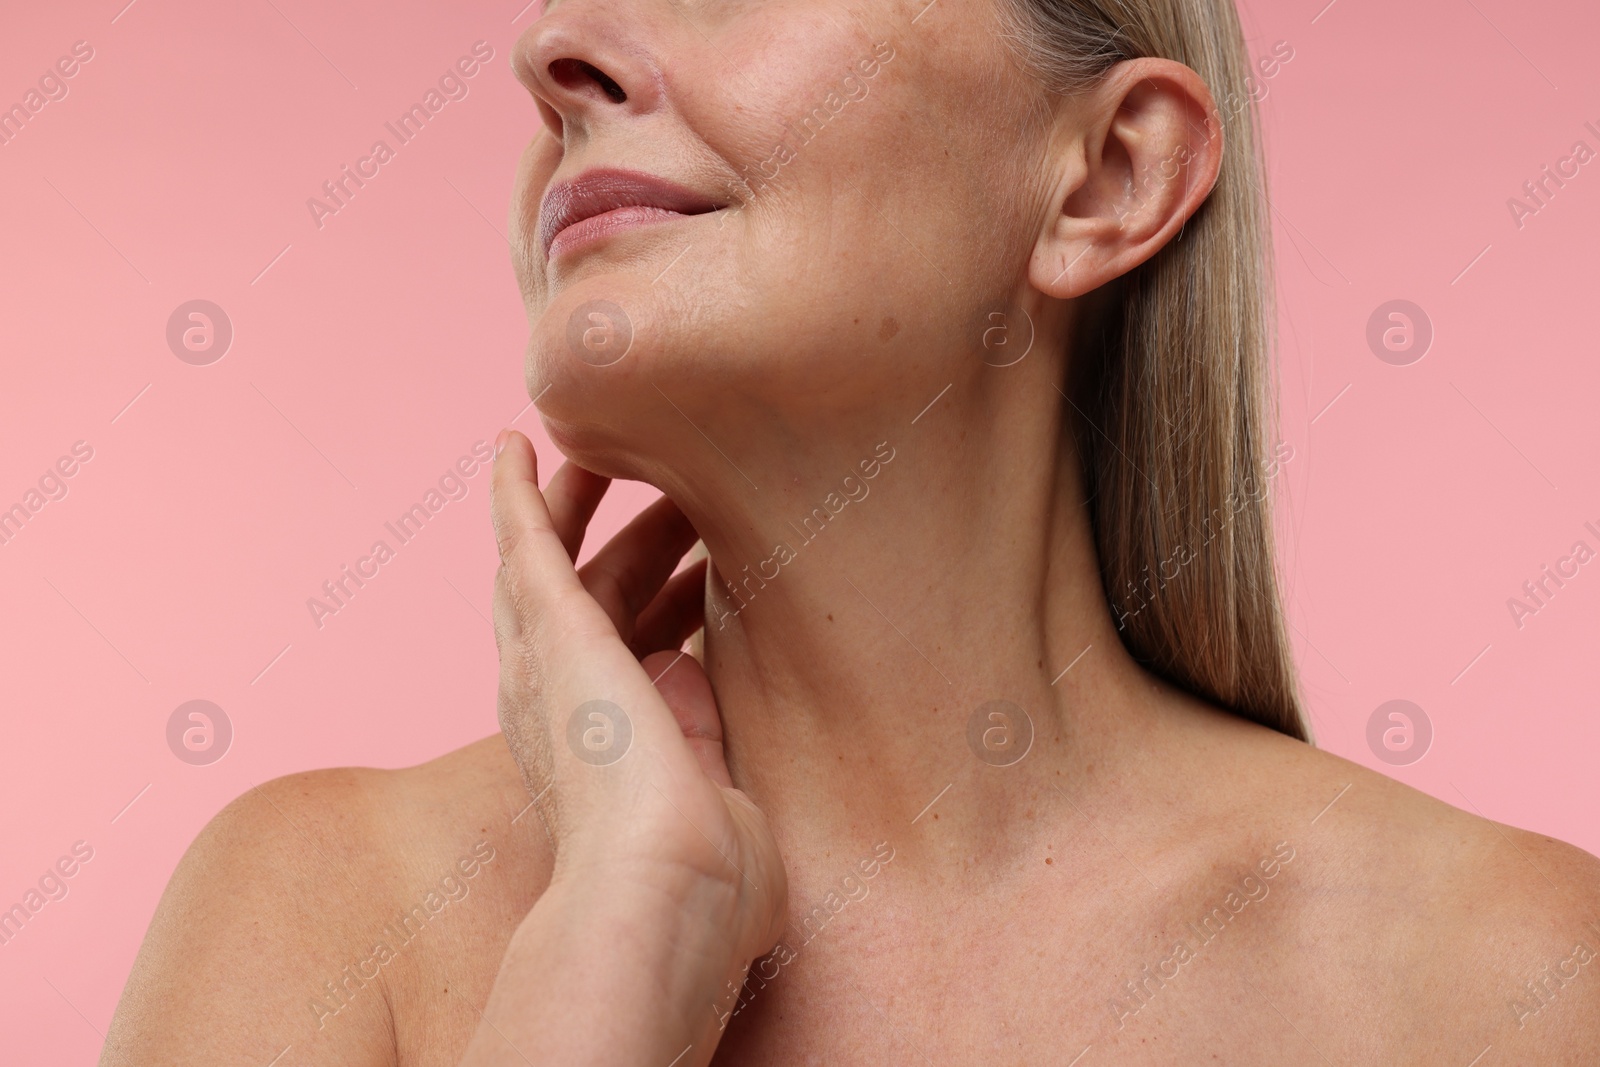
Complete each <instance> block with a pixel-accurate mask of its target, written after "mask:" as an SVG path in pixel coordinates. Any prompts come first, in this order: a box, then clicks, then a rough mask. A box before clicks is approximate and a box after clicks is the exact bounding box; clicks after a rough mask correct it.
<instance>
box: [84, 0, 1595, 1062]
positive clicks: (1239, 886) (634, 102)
mask: <svg viewBox="0 0 1600 1067" xmlns="http://www.w3.org/2000/svg"><path fill="white" fill-rule="evenodd" d="M550 6H551V9H550V10H548V11H547V12H546V13H545V14H544V15H543V16H542V17H541V18H540V19H539V20H538V21H537V22H536V23H535V24H534V25H533V26H532V27H531V28H530V29H529V30H528V31H527V32H526V33H525V34H524V36H523V38H522V40H521V41H520V43H519V46H518V48H517V51H516V54H515V59H514V66H515V69H516V73H517V76H518V77H519V78H520V79H521V80H522V81H523V83H524V84H526V85H527V87H528V89H529V91H530V92H531V93H532V95H533V97H534V104H535V106H536V108H537V109H538V112H539V115H540V117H541V118H542V119H543V122H544V127H545V128H544V130H542V131H540V133H539V134H538V135H537V136H536V137H535V138H534V140H533V142H532V144H531V145H530V146H529V148H528V150H527V152H526V155H525V157H524V160H523V164H522V167H521V168H520V172H519V174H518V185H517V192H516V196H515V200H514V208H513V219H512V221H513V227H514V231H515V233H516V235H517V236H516V252H515V265H516V269H517V273H518V277H519V279H520V281H521V284H522V288H523V293H524V297H525V300H526V304H527V308H528V312H529V321H530V323H531V327H532V343H531V345H530V350H529V357H528V362H527V378H528V387H529V395H530V397H532V398H534V400H535V402H536V403H537V404H538V406H539V408H540V411H541V413H542V416H543V419H544V424H545V427H546V429H547V431H548V433H549V435H550V437H551V439H552V441H554V442H555V444H556V445H557V446H558V447H559V448H560V449H561V451H562V452H563V453H565V454H566V455H567V456H568V457H569V459H570V462H569V463H568V464H567V465H566V466H564V467H562V468H561V469H560V470H559V471H557V472H556V473H555V474H554V476H553V477H551V478H550V479H549V481H548V483H547V484H546V486H545V488H544V489H543V491H540V490H539V488H538V472H537V470H536V463H535V457H534V453H533V449H532V446H531V444H530V442H529V441H528V439H527V438H525V437H524V436H522V435H521V434H518V433H514V432H507V433H504V434H502V435H501V438H500V440H499V441H498V442H497V445H496V449H497V457H496V459H495V467H494V475H493V484H494V500H493V505H492V510H493V516H494V527H495V533H496V537H497V540H498V543H499V547H500V553H501V559H502V566H501V568H500V571H499V573H498V575H497V578H496V606H495V627H496V634H497V641H498V645H499V650H500V657H501V664H502V671H501V687H500V717H501V722H502V725H503V727H504V730H503V734H502V735H496V736H494V737H491V738H488V739H486V740H484V741H482V742H479V743H478V744H475V745H471V746H469V747H467V748H465V749H463V750H461V751H459V752H455V753H451V754H449V755H447V756H444V757H442V758H440V759H438V760H435V761H434V762H432V763H429V764H426V765H423V766H421V767H416V768H411V769H407V770H401V771H392V772H390V771H369V770H339V771H323V772H317V773H313V774H305V775H299V776H294V777H291V778H287V779H282V780H279V781H276V782H272V783H268V784H267V785H266V786H263V787H261V788H259V789H255V790H252V791H251V792H250V793H248V794H247V795H245V796H244V797H241V798H240V799H239V800H238V801H237V802H235V803H234V804H233V805H231V806H230V807H229V808H228V809H227V810H226V811H224V812H223V813H222V814H221V815H219V816H218V817H217V818H216V819H215V820H214V821H213V823H212V824H211V825H210V826H209V827H208V828H207V830H206V831H205V832H204V833H203V834H202V835H201V836H200V838H199V839H198V840H197V841H196V842H195V844H194V845H193V847H192V848H191V849H190V852H189V854H188V855H187V856H186V857H185V859H184V861H183V863H182V865H181V866H180V868H179V870H178V871H177V873H176V874H175V875H174V878H173V881H172V884H171V886H170V887H169V889H168V891H167V894H166V896H165V898H164V899H163V902H162V904H161V907H160V909H159V911H158V913H157V915H156V917H155V920H154V922H153V924H152V926H151V930H150V933H149V936H148V939H147V941H146V944H145V946H144V949H143V951H142V952H141V954H140V957H139V960H138V963H137V965H136V967H135V970H134V973H133V976H132V978H131V980H130V982H129V985H128V989H127V992H126V993H125V995H124V998H123V1002H122V1004H121V1006H120V1008H119V1011H118V1014H117V1017H116V1019H115V1021H114V1024H113V1026H112V1028H111V1031H110V1034H109V1036H108V1041H107V1046H106V1052H105V1055H104V1059H103V1062H104V1063H107V1064H114V1063H136V1064H143V1063H161V1064H176V1063H197V1064H198V1063H206V1064H211V1063H221V1062H240V1063H260V1064H268V1063H275V1064H276V1063H281V1064H285V1065H287V1064H313V1063H315V1064H324V1063H326V1064H394V1063H404V1064H427V1065H445V1064H469V1065H473V1067H479V1065H491V1064H494V1065H498V1064H521V1063H562V1064H570V1063H594V1064H620V1063H630V1064H631V1063H638V1064H656V1065H661V1067H669V1065H684V1067H687V1065H690V1064H706V1063H709V1062H712V1061H713V1059H715V1060H716V1061H717V1062H725V1063H739V1064H768V1063H878V1062H893V1063H918V1062H928V1063H935V1062H937V1063H985V1064H988V1063H1007V1064H1010V1063H1044V1062H1050V1063H1063V1064H1066V1063H1073V1064H1076V1063H1082V1064H1085V1065H1090V1064H1096V1063H1131V1064H1138V1063H1169V1062H1180V1061H1182V1062H1188V1061H1192V1060H1199V1059H1202V1058H1204V1059H1209V1060H1211V1061H1218V1062H1228V1063H1318V1062H1327V1063H1341V1064H1343V1063H1356V1062H1382V1063H1451V1064H1467V1063H1479V1062H1482V1063H1496V1062H1498V1063H1517V1062H1530V1061H1537V1062H1541V1063H1592V1062H1593V1057H1594V1050H1595V1048H1596V1045H1597V1043H1600V978H1596V977H1592V976H1586V974H1587V972H1589V971H1592V970H1594V969H1595V967H1594V966H1592V963H1593V959H1592V957H1593V955H1594V952H1593V949H1592V947H1593V946H1595V945H1597V944H1600V926H1596V925H1593V924H1595V923H1597V922H1600V864H1597V861H1596V860H1595V859H1594V858H1593V857H1590V856H1588V855H1587V854H1584V853H1582V852H1580V851H1578V850H1576V849H1574V848H1571V847H1570V846H1566V845H1563V844H1560V843H1558V842H1555V841H1551V840H1549V839H1548V838H1544V837H1541V836H1538V835H1535V834H1530V833H1525V832H1522V831H1518V830H1514V829H1511V828H1508V827H1501V826H1497V825H1495V824H1493V823H1490V822H1487V821H1485V820H1483V819H1480V818H1477V817H1475V816H1472V815H1469V814H1466V813H1463V812H1460V811H1457V810H1455V809H1452V808H1450V807H1448V806H1446V805H1443V804H1441V803H1439V802H1436V801H1434V800H1432V799H1430V798H1428V797H1426V796H1423V795H1421V794H1419V793H1416V792H1414V791H1412V790H1410V789H1408V788H1406V787H1404V786H1401V785H1399V784H1397V783H1395V782H1392V781H1390V780H1388V779H1386V778H1383V777H1381V776H1378V775H1374V774H1371V773H1369V772H1367V771H1365V770H1363V769H1361V768H1359V767H1357V766H1354V765H1352V764H1349V763H1347V762H1345V761H1343V760H1341V759H1338V758H1336V757H1333V756H1330V755H1328V754H1325V753H1322V752H1319V751H1317V750H1316V749H1315V748H1313V747H1311V746H1310V745H1309V744H1308V743H1306V742H1307V740H1308V731H1307V729H1306V726H1305V723H1304V722H1303V720H1302V717H1301V711H1300V707H1299V704H1298V703H1297V699H1296V696H1295V687H1294V682H1293V676H1292V671H1291V665H1290V662H1289V655H1288V646H1287V642H1286V640H1285V637H1284V632H1283V622H1282V615H1281V612H1280V608H1279V604H1278V600H1277V593H1276V588H1275V580H1274V570H1273V562H1272V552H1271V540H1270V530H1271V526H1270V522H1269V519H1268V512H1267V503H1266V492H1267V489H1268V487H1269V485H1270V481H1271V479H1272V477H1273V475H1274V474H1275V473H1276V470H1277V465H1278V464H1279V463H1281V462H1282V461H1284V460H1286V459H1287V458H1289V456H1290V455H1291V452H1290V451H1289V450H1288V448H1287V446H1285V445H1280V444H1274V443H1271V442H1270V441H1269V438H1268V434H1267V429H1266V415H1267V407H1266V403H1265V401H1264V394H1265V389H1264V384H1263V378H1264V375H1265V370H1264V366H1265V364H1264V359H1265V356H1264V353H1265V350H1266V329H1265V325H1264V324H1265V321H1266V319H1265V311H1264V308H1265V304H1266V302H1265V296H1264V293H1265V280H1266V277H1267V273H1266V266H1265V258H1264V251H1265V248H1266V236H1265V214H1264V211H1263V201H1262V191H1261V188H1260V185H1259V182H1260V177H1259V171H1258V169H1257V165H1256V161H1255V157H1254V141H1253V137H1252V128H1251V121H1252V120H1251V112H1250V107H1249V105H1250V97H1251V91H1252V84H1253V83H1252V82H1251V81H1250V80H1249V78H1248V77H1247V73H1248V71H1249V65H1248V64H1249V61H1248V59H1247V56H1246V54H1245V52H1244V50H1243V47H1242V44H1241V42H1240V32H1239V29H1238V25H1237V22H1236V18H1235V14H1234V12H1233V10H1232V9H1231V6H1230V5H1229V3H1228V2H1227V0H978V2H976V3H972V4H962V5H955V4H951V3H949V2H948V0H947V2H945V3H932V4H928V3H924V0H912V2H910V3H906V2H901V0H804V2H801V0H769V2H763V3H748V4H747V3H717V4H682V3H678V2H676V0H632V2H630V3H622V2H620V0H559V2H558V3H553V4H552V5H550ZM618 477H622V478H632V479H639V480H643V481H647V482H649V483H651V484H653V485H656V486H658V487H660V488H661V489H662V491H663V493H664V494H665V496H664V499H663V500H662V501H661V502H659V503H658V504H657V505H655V506H652V507H651V508H649V509H648V510H646V511H645V512H644V513H643V514H642V515H641V516H640V517H639V518H638V519H637V520H635V521H634V522H633V523H632V524H631V525H630V526H629V527H628V528H627V529H625V530H624V531H623V532H622V533H621V534H620V535H619V536H618V537H617V538H616V539H614V540H613V541H612V542H611V543H610V544H608V545H606V546H605V547H604V548H602V549H601V550H600V551H599V552H598V553H597V554H596V555H595V556H594V558H593V559H592V561H591V562H589V563H587V564H586V565H585V566H584V567H583V568H581V569H575V567H574V564H573V561H574V559H575V558H576V557H577V554H578V551H579V547H580V545H581V543H582V540H583V536H584V527H585V525H586V523H587V521H588V519H589V517H590V516H591V515H592V514H593V513H594V510H595V507H596V505H597V504H598V502H599V500H600V498H601V496H602V494H603V493H604V492H605V489H606V485H607V484H608V479H610V478H618ZM697 540H703V542H704V544H705V546H706V548H707V550H708V554H709V558H708V559H706V558H702V559H697V560H696V561H695V562H693V563H692V564H690V565H688V566H686V567H684V568H683V569H681V570H679V569H678V565H679V563H680V561H681V560H682V559H683V558H684V556H685V555H686V554H688V553H689V552H690V550H691V548H692V547H693V546H694V545H695V543H696V541H697ZM675 570H677V573H676V574H674V571H675ZM702 626H703V648H698V649H697V652H696V654H695V655H693V656H691V655H685V654H683V653H681V652H680V651H678V650H679V649H680V647H681V646H682V645H683V643H684V641H685V640H686V639H687V638H689V637H690V635H691V634H693V633H694V631H696V630H697V629H700V628H701V627H702ZM1474 1057H1478V1059H1475V1058H1474Z"/></svg>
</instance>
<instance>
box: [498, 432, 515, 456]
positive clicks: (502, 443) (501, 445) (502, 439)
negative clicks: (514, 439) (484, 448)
mask: <svg viewBox="0 0 1600 1067" xmlns="http://www.w3.org/2000/svg"><path fill="white" fill-rule="evenodd" d="M510 434H511V431H510V430H501V431H500V436H498V437H496V438H495V439H494V454H495V457H496V458H499V455H500V453H502V452H504V451H505V450H506V438H507V437H508V436H510Z"/></svg>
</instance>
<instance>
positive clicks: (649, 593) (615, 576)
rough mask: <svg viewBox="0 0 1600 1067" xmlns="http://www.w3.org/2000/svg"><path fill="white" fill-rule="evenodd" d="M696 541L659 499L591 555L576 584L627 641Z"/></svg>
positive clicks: (676, 512) (683, 520) (667, 501)
mask: <svg viewBox="0 0 1600 1067" xmlns="http://www.w3.org/2000/svg"><path fill="white" fill-rule="evenodd" d="M698 539H699V535H698V534H696V533H695V529H694V527H693V526H692V525H691V524H690V522H689V520H688V519H687V518H685V517H684V514H683V512H681V511H679V510H678V506H677V505H676V504H674V503H673V502H672V501H671V500H670V499H668V498H667V497H662V498H661V499H660V500H657V501H656V502H655V503H654V504H651V505H650V506H649V507H647V508H645V509H644V511H642V512H640V513H639V514H638V515H637V516H635V518H634V519H633V521H632V522H630V523H628V525H627V526H625V527H624V528H623V529H622V532H620V533H618V534H617V536H615V537H613V538H612V539H611V540H610V541H608V542H607V543H606V545H605V547H603V548H601V549H600V551H599V552H597V553H595V556H594V558H593V559H592V560H590V561H589V562H588V563H586V564H584V566H583V569H582V570H581V571H579V578H580V579H581V580H582V582H583V586H584V588H585V589H587V590H589V594H590V595H591V596H593V597H594V598H595V600H596V601H598V602H599V604H600V606H601V607H602V608H604V609H605V611H606V614H607V615H609V616H611V621H612V623H613V624H614V625H615V626H616V627H617V632H618V633H620V634H622V635H623V639H624V640H627V639H628V638H629V637H630V636H631V635H632V634H633V633H634V620H635V619H636V618H637V617H638V615H639V613H640V612H641V611H643V610H644V609H645V607H646V605H648V604H649V603H650V602H651V601H652V600H653V599H655V596H656V593H657V592H658V591H659V590H660V589H661V587H662V585H663V583H665V582H666V580H667V578H668V577H670V576H671V574H672V572H673V570H674V568H676V567H677V565H678V561H679V560H681V559H682V558H683V555H684V553H685V552H688V551H689V549H690V548H692V547H693V546H694V543H695V541H697V540H698ZM691 632H692V631H691Z"/></svg>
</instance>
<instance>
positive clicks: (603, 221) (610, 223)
mask: <svg viewBox="0 0 1600 1067" xmlns="http://www.w3.org/2000/svg"><path fill="white" fill-rule="evenodd" d="M693 217H694V216H692V215H685V214H683V213H682V212H679V211H668V210H667V209H666V208H659V207H619V208H617V209H615V210H613V211H606V212H602V213H601V214H599V215H591V216H589V217H588V218H586V219H584V220H583V221H582V222H574V223H573V224H572V225H571V226H568V227H567V228H566V229H564V230H562V231H561V232H560V233H558V234H556V236H555V239H554V240H552V241H551V242H550V250H549V251H548V252H547V253H545V255H546V258H548V259H552V260H553V259H555V258H556V257H557V256H559V255H563V254H565V253H568V252H571V251H574V250H575V249H577V248H580V247H582V246H584V245H587V244H590V243H592V242H594V241H598V240H600V239H601V238H602V237H609V236H611V235H612V234H614V233H622V232H623V231H625V230H632V229H636V228H638V227H640V226H649V225H652V224H654V223H658V222H672V221H674V220H676V219H687V218H693Z"/></svg>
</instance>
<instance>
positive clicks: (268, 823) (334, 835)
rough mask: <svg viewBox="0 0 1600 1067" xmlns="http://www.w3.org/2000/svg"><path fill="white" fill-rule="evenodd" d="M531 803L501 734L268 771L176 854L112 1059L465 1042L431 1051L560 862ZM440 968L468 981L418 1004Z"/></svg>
mask: <svg viewBox="0 0 1600 1067" xmlns="http://www.w3.org/2000/svg"><path fill="white" fill-rule="evenodd" d="M526 805H527V793H526V790H525V789H524V788H523V785H522V782H521V780H520V778H519V777H518V775H517V772H516V767H515V765H514V764H513V763H512V761H511V758H510V755H509V753H508V752H507V751H506V748H505V744H504V742H503V740H502V739H501V738H500V736H499V735H495V736H493V737H490V738H486V739H484V740H483V741H480V742H477V743H475V744H472V745H468V746H467V747H465V748H463V749H459V750H457V751H455V752H452V753H450V754H448V755H446V756H443V757H441V758H439V759H436V760H433V761H431V762H429V763H426V764H422V765H420V766H417V767H411V768H406V769H403V770H396V771H384V770H372V769H366V768H339V769H331V770H319V771H311V772H307V773H304V774H294V775H289V776H286V777H283V778H279V779H275V780H273V781H270V782H266V783H264V784H262V785H260V786H256V787H253V788H251V789H250V790H248V791H247V792H245V793H244V794H243V795H241V796H240V797H239V798H238V799H236V800H235V801H233V802H232V803H231V804H229V805H228V806H227V807H226V808H224V809H223V810H222V811H221V812H220V813H218V814H217V815H216V816H215V817H214V818H213V819H212V820H211V822H210V823H208V824H207V825H206V827H205V828H204V829H203V830H202V831H201V832H200V834H199V835H198V836H197V837H196V838H195V840H194V842H193V843H192V844H191V845H190V847H189V849H188V851H187V852H186V853H185V855H184V857H183V860H182V861H181V862H180V863H179V865H178V867H177V870H176V871H175V872H174V873H173V876H172V879H171V881H170V882H169V883H168V886H167V889H166V892H165V893H164V894H163V895H162V899H161V903H160V904H159V906H158V907H157V909H156V913H155V916H154V917H153V919H152V920H151V923H150V928H149V930H148V932H147V934H146V936H145V941H144V944H143V946H142V947H141V949H140V951H139V956H138V959H137V960H136V961H135V964H134V967H133V972H132V974H131V975H130V977H129V980H128V984H127V986H126V988H125V989H124V992H123V996H122V1000H121V1002H120V1003H119V1005H118V1007H117V1012H116V1015H115V1017H114V1018H113V1020H112V1025H111V1029H110V1032H109V1034H108V1044H107V1051H106V1053H105V1054H104V1056H103V1057H102V1062H104V1063H135V1064H143V1063H163V1064H190V1063H193V1064H200V1063H207V1064H209V1063H218V1062H246V1063H253V1062H260V1063H263V1064H264V1063H268V1062H271V1061H273V1059H274V1057H277V1056H279V1055H281V1054H283V1052H284V1050H285V1049H289V1048H292V1049H293V1050H294V1052H293V1055H292V1057H291V1059H292V1061H293V1062H296V1063H305V1064H321V1063H330V1064H331V1063H338V1064H353V1065H365V1064H390V1063H394V1062H396V1061H397V1059H398V1058H400V1057H399V1056H398V1052H399V1050H402V1049H403V1050H405V1051H406V1053H407V1055H406V1057H405V1058H407V1059H410V1060H415V1059H417V1058H419V1056H420V1058H421V1059H423V1060H429V1059H434V1058H438V1059H441V1060H446V1059H448V1055H440V1056H434V1055H430V1053H447V1052H448V1050H446V1049H443V1048H435V1047H434V1046H438V1045H441V1044H442V1045H449V1044H453V1043H455V1042H456V1041H457V1040H459V1037H460V1031H461V1028H462V1025H463V1023H462V1021H461V1020H458V1019H456V1018H454V1016H455V1015H456V1014H464V1015H466V1016H472V1015H474V1013H475V1011H476V1007H477V1006H478V1005H481V1004H482V1003H483V1001H484V1000H485V999H486V998H487V995H488V990H489V986H490V985H491V984H492V981H493V978H494V972H495V968H496V967H497V966H498V962H499V959H500V956H501V954H502V952H503V949H504V945H505V942H506V940H507V939H509V937H510V934H511V932H512V931H513V930H514V929H515V927H516V924H517V923H518V922H520V920H521V918H522V916H523V915H525V914H526V913H527V911H528V909H529V908H530V907H531V906H532V904H533V901H534V900H535V899H536V898H537V895H538V892H539V891H540V890H541V889H542V887H543V885H544V884H546V883H547V882H548V874H549V862H550V856H549V851H548V848H547V846H546V843H545V837H544V833H543V830H542V828H541V825H540V823H539V821H538V816H537V813H536V812H534V811H527V810H526ZM524 813H525V814H524ZM519 816H520V817H519ZM441 975H447V976H449V977H450V978H452V979H454V980H455V983H456V984H455V985H454V986H453V987H451V989H450V991H451V992H453V993H455V994H456V995H455V996H450V997H444V998H443V999H444V1000H445V1001H446V1002H447V1003H444V1004H439V1005H437V1007H436V1009H435V1010H434V1011H433V1012H431V1013H421V1014H420V1016H419V1014H418V1013H415V1012H411V1011H407V1010H403V1009H404V1006H405V1005H407V1004H409V1003H411V1002H413V1001H414V1000H415V999H416V998H417V997H418V996H420V995H424V994H425V993H426V992H428V991H431V992H434V993H440V994H442V993H443V992H445V990H444V989H443V988H442V987H441V988H439V989H433V987H434V986H440V985H441V979H440V976H441ZM397 1008H399V1009H401V1010H397ZM465 1032H466V1034H467V1035H468V1036H470V1034H471V1027H470V1026H468V1027H467V1029H466V1031H465ZM461 1044H462V1046H463V1047H464V1044H465V1042H464V1041H461ZM456 1051H457V1052H459V1050H456Z"/></svg>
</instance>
